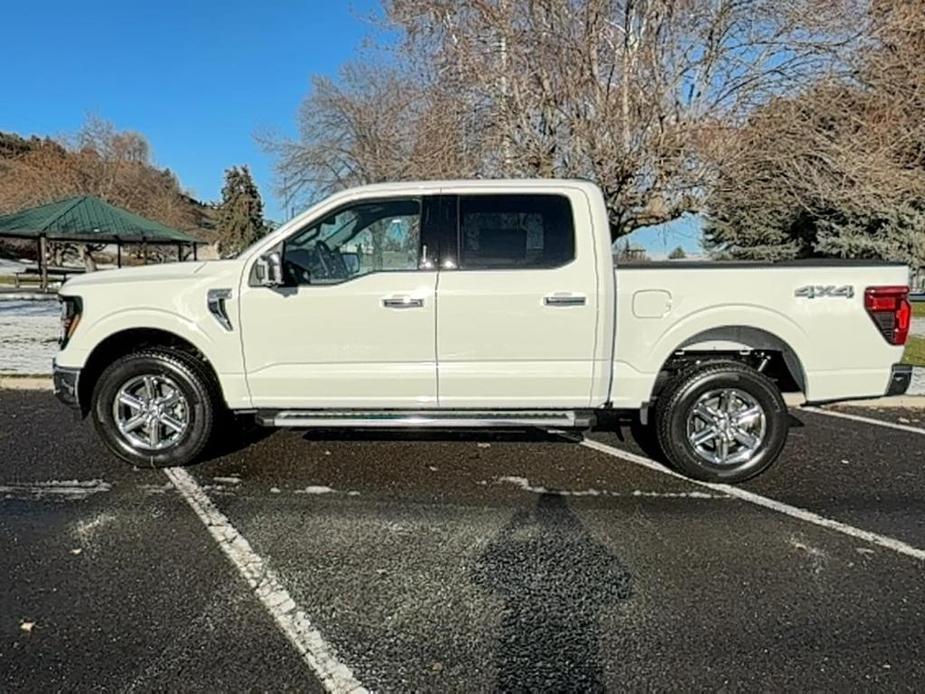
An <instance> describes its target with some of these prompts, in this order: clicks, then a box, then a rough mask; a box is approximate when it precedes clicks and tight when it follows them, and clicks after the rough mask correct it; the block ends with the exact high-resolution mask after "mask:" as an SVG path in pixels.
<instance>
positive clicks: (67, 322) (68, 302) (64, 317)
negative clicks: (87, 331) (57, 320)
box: [58, 296, 83, 349]
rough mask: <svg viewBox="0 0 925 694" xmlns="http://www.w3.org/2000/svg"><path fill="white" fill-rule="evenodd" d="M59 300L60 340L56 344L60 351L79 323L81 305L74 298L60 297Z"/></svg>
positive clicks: (77, 299) (78, 299) (77, 298)
mask: <svg viewBox="0 0 925 694" xmlns="http://www.w3.org/2000/svg"><path fill="white" fill-rule="evenodd" d="M59 298H60V299H61V339H59V340H58V344H59V345H61V349H64V347H65V346H66V345H67V342H68V340H70V339H71V335H73V334H74V331H75V330H76V329H77V324H78V323H79V322H80V314H81V312H82V311H83V304H82V303H81V301H80V298H79V297H76V296H62V297H59Z"/></svg>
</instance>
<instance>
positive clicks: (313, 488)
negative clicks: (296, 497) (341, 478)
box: [295, 484, 334, 494]
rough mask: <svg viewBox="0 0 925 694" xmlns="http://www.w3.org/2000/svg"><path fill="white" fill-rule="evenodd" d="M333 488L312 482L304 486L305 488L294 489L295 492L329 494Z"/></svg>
mask: <svg viewBox="0 0 925 694" xmlns="http://www.w3.org/2000/svg"><path fill="white" fill-rule="evenodd" d="M333 492H334V490H333V489H331V488H330V487H325V486H324V485H320V484H313V485H309V486H308V487H305V489H296V490H295V493H296V494H331V493H333Z"/></svg>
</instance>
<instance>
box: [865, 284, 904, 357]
mask: <svg viewBox="0 0 925 694" xmlns="http://www.w3.org/2000/svg"><path fill="white" fill-rule="evenodd" d="M864 308H866V309H867V313H868V314H869V315H870V317H871V318H872V319H873V321H874V324H875V325H876V326H877V327H878V328H879V329H880V332H881V333H882V334H883V337H884V338H885V339H886V341H887V342H889V343H890V344H891V345H904V344H906V338H907V337H909V323H910V321H911V320H912V305H911V304H910V303H909V287H868V288H867V290H866V291H865V292H864Z"/></svg>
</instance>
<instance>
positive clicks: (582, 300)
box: [543, 294, 588, 306]
mask: <svg viewBox="0 0 925 694" xmlns="http://www.w3.org/2000/svg"><path fill="white" fill-rule="evenodd" d="M587 301H588V298H587V297H586V296H582V295H581V294H547V295H546V296H544V297H543V305H545V306H584V305H585V304H586V303H587Z"/></svg>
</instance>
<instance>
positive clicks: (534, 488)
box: [479, 476, 729, 499]
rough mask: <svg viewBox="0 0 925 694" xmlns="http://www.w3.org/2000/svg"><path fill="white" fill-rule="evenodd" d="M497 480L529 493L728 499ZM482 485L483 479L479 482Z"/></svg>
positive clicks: (692, 493) (520, 479)
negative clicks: (558, 487) (553, 487)
mask: <svg viewBox="0 0 925 694" xmlns="http://www.w3.org/2000/svg"><path fill="white" fill-rule="evenodd" d="M497 482H503V483H507V484H513V485H514V486H515V487H519V488H520V489H522V490H523V491H525V492H530V493H531V494H555V495H557V496H607V497H650V498H661V499H728V498H729V497H728V496H727V495H726V494H710V493H708V492H701V491H690V492H657V491H649V490H644V489H634V490H633V491H631V492H614V491H610V490H608V489H548V488H547V487H543V486H539V485H534V484H530V480H528V479H527V478H526V477H513V476H504V477H498V478H497ZM479 484H481V485H484V484H485V483H484V481H482V482H479Z"/></svg>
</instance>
